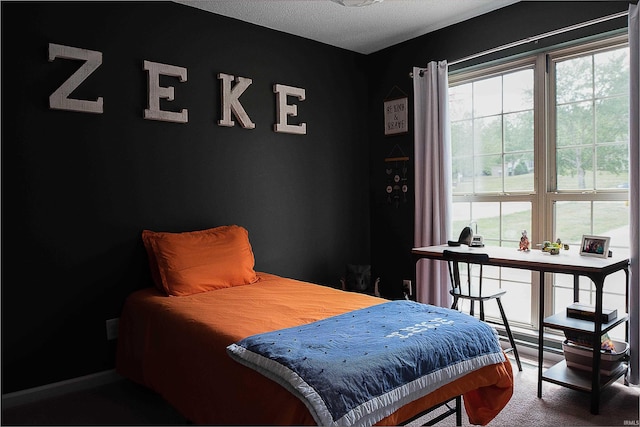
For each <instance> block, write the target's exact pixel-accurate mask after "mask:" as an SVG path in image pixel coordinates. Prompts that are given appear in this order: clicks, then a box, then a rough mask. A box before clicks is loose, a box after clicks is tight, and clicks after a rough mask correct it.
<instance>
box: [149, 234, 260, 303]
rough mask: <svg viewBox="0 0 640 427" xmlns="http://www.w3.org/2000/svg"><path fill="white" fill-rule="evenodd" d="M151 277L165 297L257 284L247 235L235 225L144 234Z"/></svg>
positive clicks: (253, 260)
mask: <svg viewBox="0 0 640 427" xmlns="http://www.w3.org/2000/svg"><path fill="white" fill-rule="evenodd" d="M142 240H143V242H144V245H145V248H146V249H147V254H148V257H149V267H150V268H151V276H152V278H153V281H154V283H155V284H156V286H157V287H158V288H159V289H160V290H162V291H164V292H165V293H166V294H167V295H172V296H184V295H191V294H195V293H198V292H206V291H211V290H214V289H221V288H228V287H232V286H241V285H248V284H251V283H255V282H256V281H257V280H258V276H257V275H256V272H255V270H254V269H253V267H254V265H255V258H254V256H253V250H252V249H251V244H250V243H249V233H248V231H247V230H246V229H245V228H243V227H239V226H237V225H227V226H222V227H216V228H211V229H208V230H199V231H190V232H184V233H166V232H154V231H150V230H144V231H143V232H142Z"/></svg>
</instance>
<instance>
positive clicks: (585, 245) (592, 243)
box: [580, 236, 610, 258]
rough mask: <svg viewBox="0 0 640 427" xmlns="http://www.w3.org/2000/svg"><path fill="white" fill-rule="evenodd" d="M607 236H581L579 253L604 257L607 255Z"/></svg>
mask: <svg viewBox="0 0 640 427" xmlns="http://www.w3.org/2000/svg"><path fill="white" fill-rule="evenodd" d="M609 239H610V238H609V237H605V236H582V244H581V245H580V255H585V256H595V257H600V258H606V257H607V256H608V255H609Z"/></svg>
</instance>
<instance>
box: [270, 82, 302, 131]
mask: <svg viewBox="0 0 640 427" xmlns="http://www.w3.org/2000/svg"><path fill="white" fill-rule="evenodd" d="M273 92H274V93H277V94H278V97H277V99H276V108H277V110H278V123H276V124H275V125H273V130H274V131H276V132H282V133H295V134H299V135H306V133H307V124H306V123H300V124H299V125H290V124H289V123H287V117H288V116H292V117H295V116H297V115H298V106H297V105H296V104H287V96H295V97H297V98H298V99H299V100H300V101H304V99H305V90H304V89H301V88H298V87H293V86H285V85H281V84H275V85H273Z"/></svg>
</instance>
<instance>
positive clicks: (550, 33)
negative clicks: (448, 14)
mask: <svg viewBox="0 0 640 427" xmlns="http://www.w3.org/2000/svg"><path fill="white" fill-rule="evenodd" d="M628 14H629V11H624V12H618V13H614V14H613V15H607V16H603V17H601V18H596V19H592V20H590V21H586V22H581V23H579V24H574V25H570V26H568V27H564V28H560V29H558V30H553V31H548V32H546V33H542V34H538V35H537V36H531V37H527V38H526V39H522V40H518V41H515V42H512V43H507V44H504V45H502V46H498V47H494V48H493V49H488V50H485V51H482V52H479V53H476V54H473V55H469V56H465V57H464V58H460V59H456V60H455V61H451V62H449V65H455V64H459V63H461V62H466V61H470V60H472V59H476V58H479V57H481V56H485V55H489V54H491V53H495V52H500V51H501V50H505V49H509V48H512V47H516V46H520V45H523V44H527V43H531V42H535V41H538V40H542V39H544V38H547V37H551V36H555V35H558V34H562V33H566V32H569V31H573V30H577V29H579V28H584V27H588V26H590V25H594V24H599V23H601V22H605V21H610V20H612V19H616V18H621V17H623V16H627V15H628ZM423 71H424V70H420V77H422V76H424V72H423ZM409 76H410V77H413V73H409Z"/></svg>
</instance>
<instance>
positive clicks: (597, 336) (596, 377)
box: [591, 276, 604, 415]
mask: <svg viewBox="0 0 640 427" xmlns="http://www.w3.org/2000/svg"><path fill="white" fill-rule="evenodd" d="M592 280H593V283H594V285H595V287H596V318H595V321H594V322H593V323H594V331H595V333H594V334H593V362H592V363H593V368H592V371H591V413H592V414H593V415H598V413H599V412H600V346H601V336H602V316H601V313H602V291H603V288H604V277H599V276H598V277H593V278H592Z"/></svg>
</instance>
